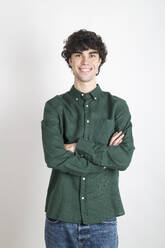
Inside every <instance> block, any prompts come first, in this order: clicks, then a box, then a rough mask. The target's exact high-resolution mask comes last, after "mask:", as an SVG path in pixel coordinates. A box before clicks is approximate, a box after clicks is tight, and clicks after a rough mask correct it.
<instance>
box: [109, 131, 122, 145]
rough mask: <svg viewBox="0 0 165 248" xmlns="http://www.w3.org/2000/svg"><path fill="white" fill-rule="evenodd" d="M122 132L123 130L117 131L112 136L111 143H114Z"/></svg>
mask: <svg viewBox="0 0 165 248" xmlns="http://www.w3.org/2000/svg"><path fill="white" fill-rule="evenodd" d="M120 134H121V132H119V133H118V132H115V133H114V134H113V135H112V137H111V140H110V145H112V143H113V141H114V140H115V139H116V138H117V137H118V136H119V135H120Z"/></svg>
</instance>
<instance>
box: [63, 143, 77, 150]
mask: <svg viewBox="0 0 165 248" xmlns="http://www.w3.org/2000/svg"><path fill="white" fill-rule="evenodd" d="M76 145H77V143H71V144H64V148H65V149H66V150H69V151H71V152H75V150H76Z"/></svg>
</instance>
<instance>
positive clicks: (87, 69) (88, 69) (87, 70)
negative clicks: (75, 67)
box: [79, 67, 92, 73]
mask: <svg viewBox="0 0 165 248" xmlns="http://www.w3.org/2000/svg"><path fill="white" fill-rule="evenodd" d="M79 70H80V72H82V73H89V72H90V71H91V70H92V68H85V67H83V68H81V67H80V68H79Z"/></svg>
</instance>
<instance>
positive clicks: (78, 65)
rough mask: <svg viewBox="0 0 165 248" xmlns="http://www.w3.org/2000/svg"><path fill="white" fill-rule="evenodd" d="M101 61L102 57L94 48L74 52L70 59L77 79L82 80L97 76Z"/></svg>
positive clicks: (89, 79) (90, 79) (87, 80)
mask: <svg viewBox="0 0 165 248" xmlns="http://www.w3.org/2000/svg"><path fill="white" fill-rule="evenodd" d="M100 63H101V58H100V57H99V54H98V52H97V51H96V50H94V49H88V50H86V51H83V52H76V53H73V54H72V55H71V58H70V59H69V64H70V66H71V67H72V71H73V74H74V76H75V79H77V80H79V81H81V82H89V81H92V80H93V79H94V78H95V77H96V74H97V72H98V67H99V65H100Z"/></svg>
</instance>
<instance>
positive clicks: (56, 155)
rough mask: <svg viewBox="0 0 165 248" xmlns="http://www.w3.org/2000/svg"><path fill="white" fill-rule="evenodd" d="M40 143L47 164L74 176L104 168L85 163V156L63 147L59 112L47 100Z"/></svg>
mask: <svg viewBox="0 0 165 248" xmlns="http://www.w3.org/2000/svg"><path fill="white" fill-rule="evenodd" d="M41 133H42V144H43V151H44V158H45V162H46V164H47V166H48V167H49V168H53V169H56V170H61V171H62V172H65V173H70V174H73V175H75V176H83V175H87V174H90V173H100V172H101V171H103V170H104V168H101V167H99V166H97V165H95V164H91V163H87V160H86V158H83V157H81V156H80V155H79V154H78V153H77V152H74V153H73V152H71V151H69V150H66V149H65V148H64V140H63V136H62V134H61V132H60V120H59V114H58V112H57V111H56V108H55V106H53V107H52V104H51V103H50V102H49V101H47V102H46V104H45V107H44V118H43V120H42V121H41Z"/></svg>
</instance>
